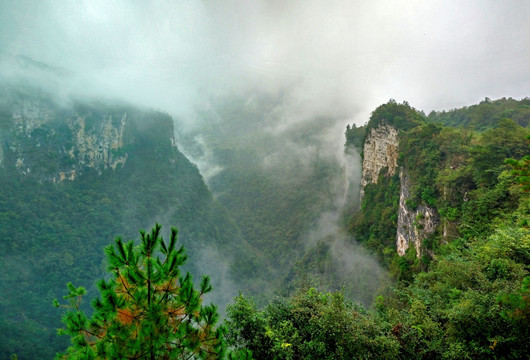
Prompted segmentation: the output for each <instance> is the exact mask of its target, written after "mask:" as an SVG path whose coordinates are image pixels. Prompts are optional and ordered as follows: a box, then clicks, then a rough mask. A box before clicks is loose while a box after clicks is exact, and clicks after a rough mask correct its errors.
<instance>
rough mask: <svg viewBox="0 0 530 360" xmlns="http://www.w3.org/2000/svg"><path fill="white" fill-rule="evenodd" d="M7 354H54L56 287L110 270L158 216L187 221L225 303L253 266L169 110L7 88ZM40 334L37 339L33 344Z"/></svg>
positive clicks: (3, 117)
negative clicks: (111, 260)
mask: <svg viewBox="0 0 530 360" xmlns="http://www.w3.org/2000/svg"><path fill="white" fill-rule="evenodd" d="M1 92H2V94H1V95H2V96H1V99H2V100H1V106H0V109H1V114H0V139H1V146H0V182H1V184H2V186H1V187H0V238H1V239H2V240H1V241H0V263H1V264H2V273H1V275H0V288H2V295H1V297H0V309H1V311H0V314H1V315H0V333H1V334H3V335H2V337H1V340H0V349H1V354H0V358H2V359H3V358H8V357H9V356H10V355H11V354H13V353H16V354H18V356H19V358H20V359H37V358H42V359H49V358H51V357H52V356H53V355H54V354H55V353H56V352H57V351H58V350H63V349H64V348H65V347H66V346H67V339H65V338H60V337H57V335H56V328H58V327H60V323H59V319H60V311H58V310H57V309H53V308H52V307H51V303H52V300H53V299H54V298H60V297H61V296H62V295H64V294H66V287H65V285H66V283H67V282H68V281H72V282H73V283H74V284H76V285H77V286H81V285H82V286H84V287H86V288H87V289H89V294H88V298H91V297H93V296H95V294H96V292H95V288H94V281H95V279H98V278H100V277H102V276H103V274H105V267H106V265H105V263H104V261H103V251H102V250H103V247H104V246H105V245H107V244H109V243H110V242H111V241H112V239H113V238H114V237H115V236H122V237H123V238H125V239H130V238H134V239H137V238H138V233H137V232H138V229H149V228H151V226H153V225H154V223H155V222H159V223H161V224H162V225H163V231H164V230H165V232H166V234H168V233H169V229H170V226H176V227H177V228H178V229H179V240H180V242H181V243H182V244H183V245H184V246H185V247H186V249H187V253H188V256H189V259H190V261H189V262H188V269H189V270H191V271H192V273H194V274H196V275H197V276H198V275H200V274H203V273H204V274H211V275H212V282H213V286H214V287H215V288H217V289H218V291H217V298H216V299H215V301H216V302H217V303H221V304H223V303H227V302H228V301H230V299H231V298H232V296H233V295H234V294H235V293H234V292H235V291H236V288H235V287H234V286H233V281H235V280H234V279H238V280H241V281H243V280H244V279H245V278H248V275H247V272H251V269H252V264H248V262H247V261H246V259H247V258H250V257H251V256H247V255H249V251H250V248H249V247H248V245H247V244H246V242H245V241H244V240H243V238H242V237H241V234H240V230H239V228H238V227H237V226H236V225H235V224H234V222H233V221H232V220H231V219H230V216H229V215H228V213H227V210H225V208H223V207H222V206H220V205H219V204H218V203H217V202H216V201H215V200H214V199H213V197H212V195H211V193H210V191H209V190H208V187H207V186H206V184H205V183H204V181H203V178H202V176H201V175H200V173H199V171H198V170H197V168H196V166H195V165H193V164H192V163H191V162H190V161H189V160H188V159H187V158H186V157H185V156H184V155H183V154H182V153H181V152H180V151H179V149H178V147H177V145H176V142H175V138H174V132H175V131H174V125H173V120H172V119H171V117H169V116H168V115H166V114H163V113H160V112H156V111H150V110H144V109H138V108H135V107H132V106H130V105H127V104H116V103H112V102H80V101H71V102H68V103H64V102H63V103H60V102H58V101H56V100H55V99H53V98H51V97H50V96H49V95H48V94H47V93H45V92H42V91H39V90H36V89H31V88H21V87H17V88H13V87H4V88H2V89H1ZM30 343H31V345H29V344H30Z"/></svg>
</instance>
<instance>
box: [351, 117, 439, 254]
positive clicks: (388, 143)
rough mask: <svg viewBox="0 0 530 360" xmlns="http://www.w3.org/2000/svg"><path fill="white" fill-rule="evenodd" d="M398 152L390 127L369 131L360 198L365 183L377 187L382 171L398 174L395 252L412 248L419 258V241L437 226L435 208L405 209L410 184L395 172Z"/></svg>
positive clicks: (383, 126) (420, 243) (365, 148)
mask: <svg viewBox="0 0 530 360" xmlns="http://www.w3.org/2000/svg"><path fill="white" fill-rule="evenodd" d="M398 153H399V138H398V130H397V129H396V128H395V127H394V126H392V125H388V124H384V125H379V126H378V127H376V128H372V129H370V132H369V134H368V135H367V136H366V139H365V142H364V147H363V156H364V157H363V169H362V178H361V199H362V197H363V196H364V187H365V186H366V185H368V184H377V179H378V177H379V174H380V172H381V170H382V169H383V168H386V169H387V176H392V175H394V174H395V173H396V171H399V175H400V195H399V208H398V219H397V232H396V246H397V252H398V254H399V255H401V256H403V255H404V254H405V252H406V250H407V249H408V248H409V247H410V246H414V248H415V249H416V254H417V256H418V257H419V256H421V254H422V251H423V250H422V248H423V247H422V244H423V240H424V239H426V238H428V237H429V236H431V235H432V234H433V233H434V232H435V231H436V229H437V228H438V226H439V225H440V216H439V214H438V212H437V210H436V209H434V208H432V207H429V206H426V205H420V206H418V207H417V208H416V209H410V208H409V207H407V199H409V198H410V197H411V188H412V183H411V180H410V179H409V177H408V176H407V174H406V171H405V170H404V169H399V166H398V161H397V160H398Z"/></svg>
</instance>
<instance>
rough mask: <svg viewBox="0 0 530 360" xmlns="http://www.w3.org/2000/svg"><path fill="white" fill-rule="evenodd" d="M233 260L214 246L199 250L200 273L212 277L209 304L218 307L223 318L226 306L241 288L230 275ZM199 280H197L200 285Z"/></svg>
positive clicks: (207, 298)
mask: <svg viewBox="0 0 530 360" xmlns="http://www.w3.org/2000/svg"><path fill="white" fill-rule="evenodd" d="M232 262H233V261H232V259H231V258H230V257H229V256H227V255H226V254H225V255H223V254H222V253H221V252H220V251H219V250H218V249H217V248H215V247H213V246H209V247H202V248H201V249H200V250H199V256H198V261H197V267H198V269H199V270H200V272H201V273H202V274H204V275H207V276H209V277H210V280H211V284H212V289H213V290H212V292H211V293H209V294H207V295H206V297H205V300H206V302H207V303H213V304H215V305H216V306H218V310H219V313H220V314H221V316H224V315H225V308H226V305H227V304H229V303H231V302H233V300H234V297H236V296H237V294H238V292H239V291H240V290H241V287H240V286H238V285H237V284H236V282H235V281H234V280H233V278H232V276H231V275H230V263H232ZM198 282H199V279H196V280H195V283H198Z"/></svg>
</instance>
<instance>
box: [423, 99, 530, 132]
mask: <svg viewBox="0 0 530 360" xmlns="http://www.w3.org/2000/svg"><path fill="white" fill-rule="evenodd" d="M505 118H508V119H513V120H514V121H515V122H516V123H517V124H519V125H520V126H521V127H527V126H528V124H530V99H529V98H525V99H522V100H514V99H512V98H508V99H506V98H502V99H499V100H495V101H491V100H490V99H488V98H486V99H485V100H484V101H482V102H481V103H480V104H477V105H472V106H467V107H463V108H461V109H454V110H450V111H439V112H435V111H433V112H431V113H430V114H429V120H430V121H433V122H436V123H441V124H443V125H446V126H456V127H466V128H471V129H474V130H478V131H484V130H487V129H491V128H494V127H495V126H496V124H497V123H498V122H499V120H502V119H505Z"/></svg>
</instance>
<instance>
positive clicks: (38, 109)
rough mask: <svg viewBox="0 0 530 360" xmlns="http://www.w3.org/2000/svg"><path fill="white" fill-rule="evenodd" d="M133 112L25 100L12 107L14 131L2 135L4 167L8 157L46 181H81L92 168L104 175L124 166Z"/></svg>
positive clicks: (0, 161)
mask: <svg viewBox="0 0 530 360" xmlns="http://www.w3.org/2000/svg"><path fill="white" fill-rule="evenodd" d="M128 125H129V116H128V114H127V112H125V111H109V112H102V113H98V114H94V113H92V112H90V111H75V110H73V109H70V110H65V109H59V108H57V107H56V106H55V105H53V104H52V103H51V102H50V101H46V100H41V99H31V100H27V99H24V100H23V101H21V102H20V103H18V104H16V105H14V107H13V109H12V110H11V126H10V130H7V132H5V133H3V134H2V139H3V143H4V146H6V147H5V148H3V147H4V146H2V149H0V165H3V164H4V163H5V158H6V156H7V155H8V154H7V153H6V150H7V151H8V152H9V156H10V158H11V159H12V160H11V161H12V164H13V165H14V167H15V168H16V169H17V170H18V171H19V172H20V173H21V174H23V175H29V174H31V176H35V177H37V178H39V180H41V181H52V182H61V181H64V180H75V178H76V177H77V176H79V175H80V174H82V173H83V172H84V171H86V170H87V169H95V170H96V171H97V172H98V173H101V172H102V171H103V170H104V169H107V168H111V169H113V170H114V169H116V167H117V166H118V165H124V164H125V162H126V161H127V157H128V154H127V152H126V151H124V146H125V145H126V144H125V136H126V135H125V133H126V131H127V127H128Z"/></svg>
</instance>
